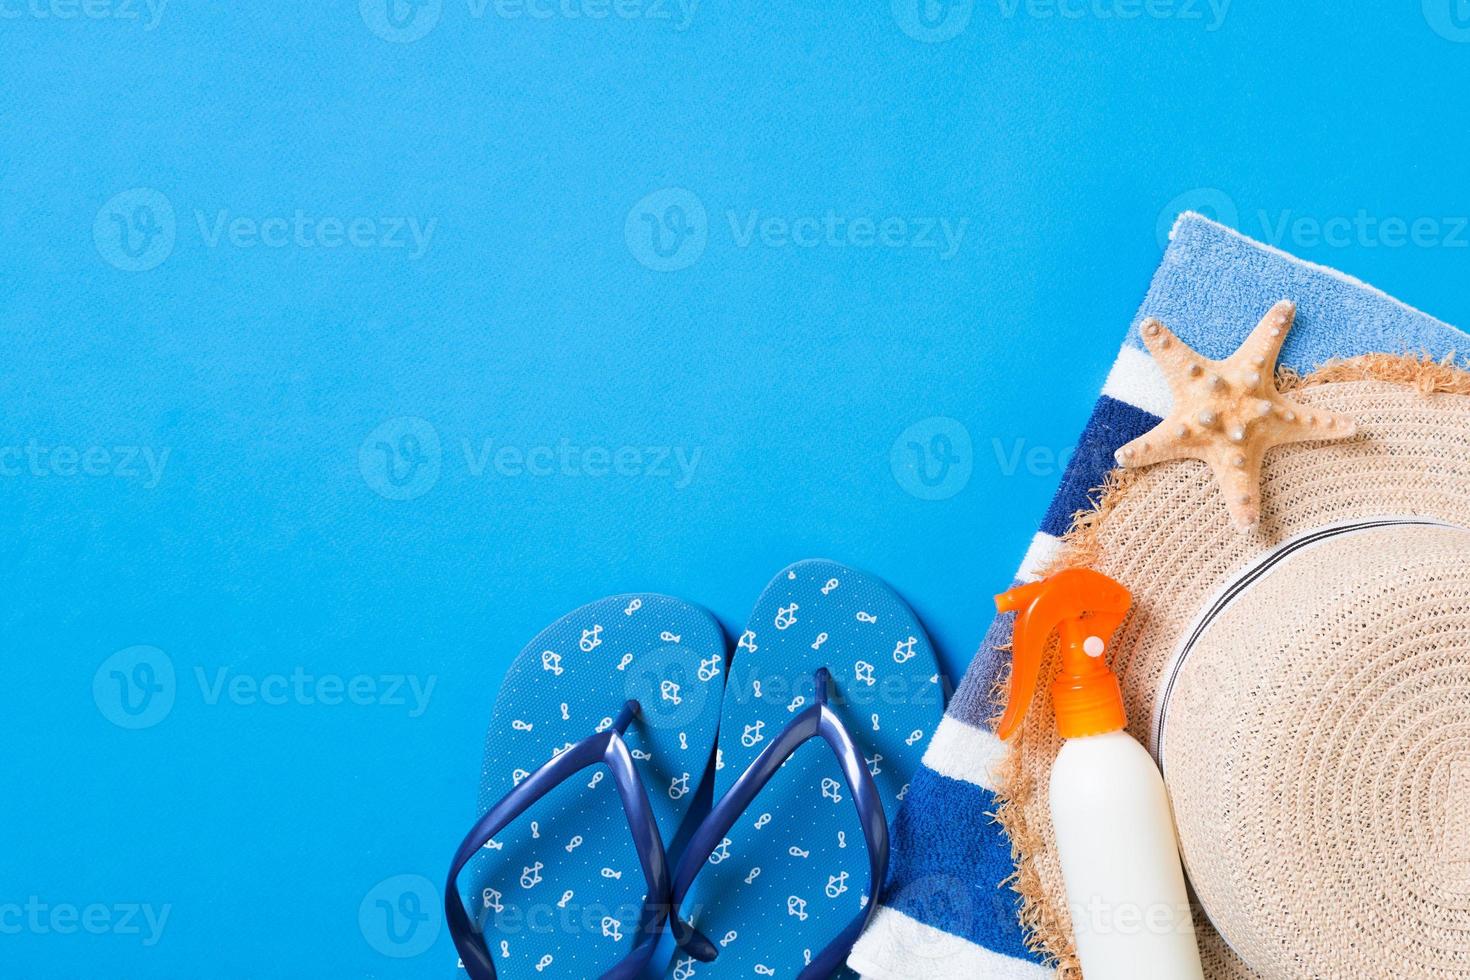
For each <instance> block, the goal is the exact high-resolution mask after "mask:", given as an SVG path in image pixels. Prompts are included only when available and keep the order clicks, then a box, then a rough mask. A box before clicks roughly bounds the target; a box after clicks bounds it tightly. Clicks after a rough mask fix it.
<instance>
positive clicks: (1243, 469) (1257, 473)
mask: <svg viewBox="0 0 1470 980" xmlns="http://www.w3.org/2000/svg"><path fill="white" fill-rule="evenodd" d="M1266 448H1267V447H1266V446H1265V445H1256V446H1247V447H1239V448H1234V447H1220V448H1219V449H1217V450H1216V451H1214V452H1212V453H1210V457H1209V459H1208V460H1207V462H1208V463H1209V464H1210V469H1211V470H1212V471H1213V472H1214V474H1215V485H1216V486H1217V487H1219V488H1220V492H1221V493H1222V494H1224V495H1225V506H1226V508H1227V509H1228V510H1229V511H1230V516H1231V517H1232V518H1234V520H1235V524H1236V526H1237V527H1240V528H1249V527H1254V526H1255V525H1256V524H1258V523H1260V520H1261V490H1260V487H1261V460H1262V459H1263V458H1264V456H1265V455H1266V452H1265V451H1266Z"/></svg>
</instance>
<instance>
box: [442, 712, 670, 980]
mask: <svg viewBox="0 0 1470 980" xmlns="http://www.w3.org/2000/svg"><path fill="white" fill-rule="evenodd" d="M637 713H638V705H637V702H629V705H628V706H625V708H624V710H623V713H622V714H620V715H619V716H618V720H617V721H616V722H615V723H614V725H613V727H612V728H611V729H609V730H608V731H604V732H601V733H599V734H596V735H592V736H589V737H588V738H585V739H583V740H582V741H580V742H578V743H577V744H576V745H574V746H572V747H571V748H570V749H567V750H566V751H565V752H562V753H560V754H558V755H557V756H555V757H554V758H552V759H551V760H550V761H549V762H547V763H545V764H544V765H542V766H541V767H540V768H539V769H537V770H536V771H535V772H533V773H532V774H531V775H529V776H527V777H526V778H525V779H524V780H522V781H521V782H520V784H519V785H517V786H516V787H515V788H514V789H512V790H511V791H510V792H509V793H507V794H506V795H505V796H504V797H502V798H501V800H500V802H498V803H496V804H495V805H494V806H493V807H491V808H490V810H489V812H488V813H486V814H485V815H484V816H482V817H481V818H480V819H479V820H478V821H476V822H475V825H474V827H472V828H471V829H470V832H469V833H468V834H466V835H465V838H464V840H463V842H461V843H460V845H459V849H458V850H457V851H456V852H455V854H454V861H453V862H452V863H451V864H450V868H449V880H448V882H447V883H446V884H445V886H444V916H445V919H446V921H447V922H448V924H449V935H450V937H451V938H452V939H453V940H454V948H455V949H457V950H458V951H459V956H460V959H461V960H462V961H463V962H464V967H465V970H466V972H467V973H468V974H469V976H470V980H496V975H495V963H494V960H493V958H492V957H491V955H490V951H489V950H488V949H487V948H486V945H485V937H484V935H483V933H482V932H481V931H480V929H479V928H478V927H477V926H476V925H475V924H474V921H473V920H472V919H471V917H470V914H469V912H468V911H467V910H466V909H465V905H464V902H463V900H462V899H461V898H460V893H459V873H460V871H461V870H462V869H463V868H464V866H465V865H466V864H468V863H469V861H470V859H471V858H473V857H474V856H475V855H476V854H478V853H479V852H480V848H482V847H484V846H485V844H486V843H487V842H488V841H489V840H491V839H492V838H493V837H494V836H495V835H496V834H498V833H500V831H502V830H504V829H505V828H506V827H507V826H509V825H510V823H511V822H512V821H514V820H515V819H516V818H517V817H519V816H520V815H521V814H523V813H525V812H526V810H528V809H530V808H531V806H532V805H533V804H535V803H536V801H538V800H540V799H541V798H542V797H543V796H545V795H546V794H547V793H549V792H551V791H552V790H553V789H555V788H556V787H557V786H559V785H561V784H562V783H563V782H565V781H566V780H567V779H570V778H571V777H572V776H574V775H576V774H577V773H578V772H581V771H582V770H583V769H586V768H587V767H589V766H594V765H598V764H602V765H606V766H607V767H608V769H610V770H611V771H612V777H613V785H615V786H616V787H617V790H618V798H619V799H620V800H621V801H622V804H623V815H624V816H625V817H627V819H628V830H629V832H630V833H631V834H632V837H633V844H634V847H635V848H636V849H637V851H638V863H639V865H640V867H641V868H642V870H643V878H644V881H646V882H647V884H648V892H647V894H646V896H645V897H644V900H643V914H642V917H641V919H640V921H639V926H638V929H639V935H640V939H639V940H638V943H637V945H636V946H634V948H633V951H632V952H631V953H629V954H628V956H627V957H626V958H625V959H624V960H623V961H622V962H620V963H619V964H618V965H617V966H615V967H613V968H612V969H611V970H609V971H608V972H606V973H604V974H603V975H602V980H631V978H633V977H636V976H637V975H638V973H639V972H640V971H642V969H643V967H644V966H645V965H646V964H647V963H648V960H649V957H650V956H652V954H653V950H654V947H655V946H656V945H657V943H658V937H659V933H660V932H661V931H662V929H663V924H664V920H665V918H667V916H668V912H669V904H668V896H669V869H668V860H667V858H666V857H665V855H664V845H663V839H662V838H661V837H660V836H659V830H658V822H657V821H656V820H655V819H654V816H653V810H652V808H651V807H650V806H649V802H648V792H647V790H646V789H645V788H644V786H643V780H642V779H641V778H639V775H638V770H637V768H636V767H635V766H634V763H633V757H632V755H631V754H630V753H629V752H628V747H627V745H626V743H624V741H623V736H622V733H623V731H624V730H625V729H626V727H627V725H628V723H629V722H630V721H631V720H632V717H633V716H634V715H636V714H637Z"/></svg>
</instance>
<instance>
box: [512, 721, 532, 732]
mask: <svg viewBox="0 0 1470 980" xmlns="http://www.w3.org/2000/svg"><path fill="white" fill-rule="evenodd" d="M510 727H511V728H514V729H515V730H516V731H518V732H529V731H530V730H531V728H532V724H531V722H529V721H521V720H520V719H519V718H517V719H515V720H514V721H512V722H511V723H510Z"/></svg>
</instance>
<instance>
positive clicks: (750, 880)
mask: <svg viewBox="0 0 1470 980" xmlns="http://www.w3.org/2000/svg"><path fill="white" fill-rule="evenodd" d="M760 876H761V869H760V868H751V869H750V874H748V875H746V876H745V883H746V884H747V885H753V884H755V880H756V879H757V878H759V877H760Z"/></svg>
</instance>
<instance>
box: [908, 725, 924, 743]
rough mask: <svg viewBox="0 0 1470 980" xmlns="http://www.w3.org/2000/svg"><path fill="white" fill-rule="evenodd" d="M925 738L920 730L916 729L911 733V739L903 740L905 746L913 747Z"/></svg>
mask: <svg viewBox="0 0 1470 980" xmlns="http://www.w3.org/2000/svg"><path fill="white" fill-rule="evenodd" d="M923 737H924V733H923V732H922V731H920V730H919V729H917V728H915V729H914V730H913V731H911V732H909V737H908V738H906V739H904V740H903V744H905V745H913V744H915V743H916V742H918V741H919V740H920V739H922V738H923Z"/></svg>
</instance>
